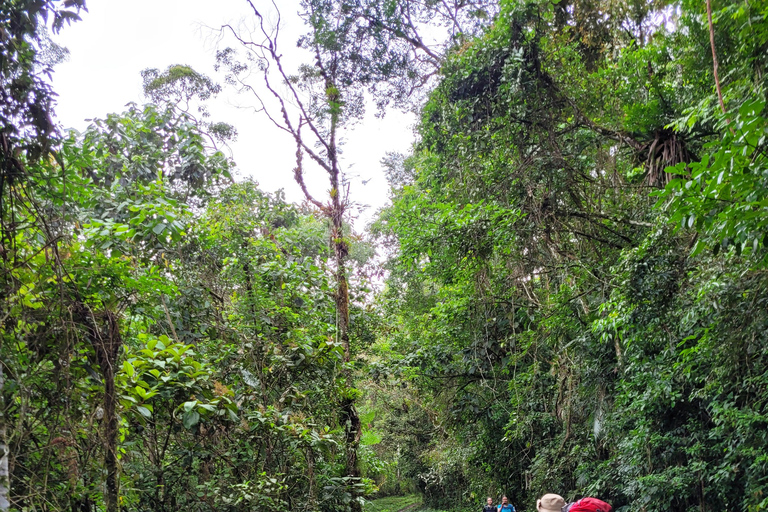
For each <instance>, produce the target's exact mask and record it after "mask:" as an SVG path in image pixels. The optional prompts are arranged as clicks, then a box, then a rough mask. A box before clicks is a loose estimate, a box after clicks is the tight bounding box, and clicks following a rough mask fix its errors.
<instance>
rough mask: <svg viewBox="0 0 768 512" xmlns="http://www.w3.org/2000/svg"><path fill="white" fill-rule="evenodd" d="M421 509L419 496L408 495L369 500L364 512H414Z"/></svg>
mask: <svg viewBox="0 0 768 512" xmlns="http://www.w3.org/2000/svg"><path fill="white" fill-rule="evenodd" d="M419 509H421V496H419V495H418V494H409V495H408V496H387V497H386V498H379V499H376V500H371V501H369V502H367V503H366V504H365V507H364V508H363V510H365V512H400V511H401V510H407V511H408V512H415V511H416V510H419Z"/></svg>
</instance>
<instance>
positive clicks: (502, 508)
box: [497, 503, 515, 512]
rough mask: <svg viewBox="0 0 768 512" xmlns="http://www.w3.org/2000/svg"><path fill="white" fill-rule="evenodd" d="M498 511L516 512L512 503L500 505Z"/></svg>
mask: <svg viewBox="0 0 768 512" xmlns="http://www.w3.org/2000/svg"><path fill="white" fill-rule="evenodd" d="M497 510H498V511H499V512H515V507H513V506H512V504H511V503H507V504H506V505H499V506H498V508H497Z"/></svg>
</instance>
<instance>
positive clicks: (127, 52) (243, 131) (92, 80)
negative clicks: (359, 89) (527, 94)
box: [53, 0, 415, 229]
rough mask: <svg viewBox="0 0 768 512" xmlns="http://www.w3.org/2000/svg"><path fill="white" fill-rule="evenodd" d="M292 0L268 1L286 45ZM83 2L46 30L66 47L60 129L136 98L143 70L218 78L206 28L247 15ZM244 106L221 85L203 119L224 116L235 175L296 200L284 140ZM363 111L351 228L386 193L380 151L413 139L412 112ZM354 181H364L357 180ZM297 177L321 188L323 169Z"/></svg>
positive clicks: (155, 1)
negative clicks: (174, 68)
mask: <svg viewBox="0 0 768 512" xmlns="http://www.w3.org/2000/svg"><path fill="white" fill-rule="evenodd" d="M254 3H255V4H256V5H257V6H259V4H265V5H264V6H263V7H265V9H266V2H265V1H264V0H256V1H255V2H254ZM297 3H298V2H296V1H295V0H279V2H278V5H280V7H281V10H282V16H283V22H284V24H285V26H284V29H285V31H284V33H282V34H281V36H286V37H285V38H284V39H283V42H282V45H283V51H284V52H286V53H289V52H291V51H292V49H293V48H295V35H296V34H298V33H299V32H300V31H301V30H302V28H303V26H302V22H301V20H300V19H299V18H298V16H297V15H296V11H297ZM259 8H260V9H261V6H259ZM88 9H89V12H85V13H83V15H82V18H83V20H82V21H81V22H78V23H75V24H73V25H72V26H71V27H66V28H64V29H63V30H62V32H61V34H60V35H59V36H57V37H55V40H56V41H57V42H58V43H59V44H62V45H64V46H66V47H67V48H68V49H69V50H70V58H69V60H68V61H67V62H65V63H62V64H60V65H59V66H58V67H57V68H56V72H55V74H54V80H53V86H54V90H55V91H56V92H57V94H58V95H59V97H58V105H57V108H56V114H57V119H58V121H59V122H60V123H61V125H62V126H63V127H65V128H70V127H71V128H75V129H78V130H82V129H84V128H85V127H86V126H87V125H88V122H87V121H86V119H90V118H95V117H104V116H105V115H106V114H108V113H111V112H121V111H123V110H124V107H125V104H126V103H128V102H131V101H133V102H137V103H142V102H143V101H145V100H144V98H143V96H142V92H141V75H140V72H141V70H143V69H145V68H158V69H165V68H166V67H168V66H169V65H172V64H188V65H190V66H192V67H193V68H194V69H196V70H197V71H199V72H202V73H206V74H208V75H209V76H212V77H213V78H215V79H217V81H219V82H221V83H223V78H222V77H221V76H220V75H218V76H217V75H216V73H215V71H214V69H213V66H214V54H215V51H216V44H217V43H216V37H215V35H214V34H213V33H212V32H211V30H210V29H209V28H207V27H211V28H218V27H220V26H221V25H222V24H225V23H232V24H236V23H238V22H239V21H240V20H246V21H248V20H250V19H252V16H249V11H248V9H247V3H246V1H245V0H218V1H211V0H131V1H127V0H90V1H88ZM297 58H298V57H297ZM249 104H252V102H250V101H249V99H248V98H247V97H246V96H242V95H240V96H238V95H236V94H234V93H233V92H232V91H229V90H227V89H226V88H225V92H224V93H222V94H221V95H220V96H219V98H218V99H217V100H215V101H214V102H213V103H212V104H211V108H210V110H211V114H212V120H216V121H225V122H228V123H230V124H233V125H234V126H235V127H236V128H237V130H238V132H239V137H238V140H237V142H235V143H233V144H231V148H232V155H233V158H234V160H235V162H236V163H237V166H238V173H239V174H240V175H241V176H252V177H254V178H255V179H256V180H257V181H258V182H259V183H260V185H261V188H263V189H265V190H269V191H274V190H277V189H279V188H283V189H285V191H286V195H287V197H288V199H289V200H291V201H301V200H303V195H302V193H301V190H300V189H299V187H298V186H297V185H296V184H295V182H294V181H293V178H292V169H293V167H294V165H295V164H294V153H295V147H294V146H293V144H292V140H291V139H290V138H289V137H288V136H287V135H286V134H284V133H282V132H280V131H278V130H277V129H275V128H274V127H273V126H272V125H271V124H270V123H269V121H268V120H267V119H266V118H264V117H262V116H261V115H259V114H256V113H254V112H253V111H252V110H249V109H247V108H242V107H244V106H247V105H249ZM238 106H240V108H238ZM373 113H374V112H373V109H369V112H368V113H367V115H366V118H365V119H364V121H363V122H362V123H359V124H358V125H356V126H355V127H354V128H353V129H352V130H351V131H350V132H348V133H347V134H346V136H345V138H346V140H347V145H346V146H345V148H344V155H345V161H346V166H345V169H346V171H347V175H348V177H349V178H350V179H351V182H352V186H351V197H352V199H353V200H354V201H356V202H358V203H362V204H366V205H369V206H370V207H369V208H368V209H367V211H365V212H364V213H363V214H362V216H361V217H360V220H359V221H358V222H357V225H358V229H360V228H362V227H363V226H364V224H365V222H367V221H368V220H369V219H370V218H371V215H372V214H373V213H374V211H375V209H377V208H379V207H381V206H383V205H384V204H385V203H386V200H387V190H388V187H387V183H386V179H385V178H384V175H383V173H382V170H381V165H380V161H381V158H382V157H383V156H384V154H385V152H387V151H401V152H407V151H408V149H409V147H410V145H411V143H412V141H413V130H412V126H413V124H414V119H415V118H414V116H412V115H408V114H403V113H400V112H395V111H392V112H389V113H388V114H387V116H386V117H385V118H384V119H377V118H376V117H375V116H374V115H373ZM364 180H370V181H368V182H367V183H366V184H365V185H363V183H362V182H363V181H364ZM307 181H308V184H309V186H310V188H313V189H314V190H316V191H317V190H322V191H325V190H327V189H328V185H327V179H326V176H325V175H323V174H322V172H321V171H319V170H315V171H312V172H311V176H308V177H307ZM315 195H316V196H324V195H325V194H324V193H323V194H321V193H317V192H316V193H315Z"/></svg>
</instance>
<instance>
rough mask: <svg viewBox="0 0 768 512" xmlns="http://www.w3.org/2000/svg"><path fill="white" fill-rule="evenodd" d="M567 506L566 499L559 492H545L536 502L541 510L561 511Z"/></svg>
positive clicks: (546, 511) (537, 507)
mask: <svg viewBox="0 0 768 512" xmlns="http://www.w3.org/2000/svg"><path fill="white" fill-rule="evenodd" d="M564 506H565V500H564V499H563V497H562V496H560V495H559V494H545V495H544V496H542V497H541V498H539V500H538V501H537V502H536V510H538V511H539V512H560V511H561V510H562V509H563V507H564Z"/></svg>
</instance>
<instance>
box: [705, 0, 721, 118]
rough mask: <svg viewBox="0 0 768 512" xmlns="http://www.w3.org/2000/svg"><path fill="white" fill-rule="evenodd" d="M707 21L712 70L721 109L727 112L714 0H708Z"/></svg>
mask: <svg viewBox="0 0 768 512" xmlns="http://www.w3.org/2000/svg"><path fill="white" fill-rule="evenodd" d="M707 21H708V22H709V44H710V46H711V47H712V71H713V72H714V74H715V88H716V89H717V99H718V101H719V102H720V110H722V111H723V114H725V102H723V90H722V89H721V88H720V76H719V75H718V72H717V68H718V64H717V51H716V50H715V26H714V24H713V23H712V0H707Z"/></svg>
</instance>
